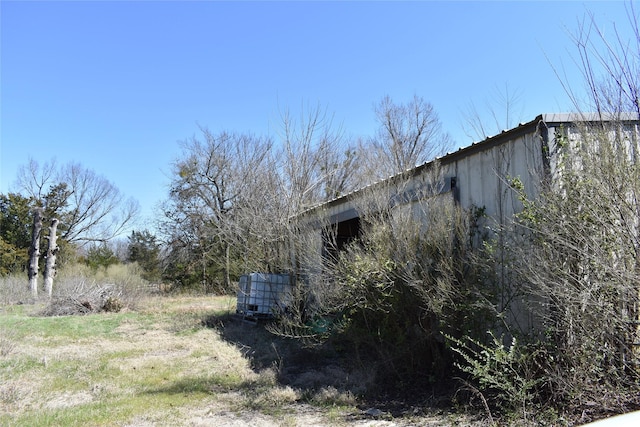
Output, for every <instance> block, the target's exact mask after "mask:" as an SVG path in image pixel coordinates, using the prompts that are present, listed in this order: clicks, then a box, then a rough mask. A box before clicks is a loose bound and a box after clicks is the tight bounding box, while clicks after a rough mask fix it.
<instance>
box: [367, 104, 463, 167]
mask: <svg viewBox="0 0 640 427" xmlns="http://www.w3.org/2000/svg"><path fill="white" fill-rule="evenodd" d="M374 111H375V115H376V119H377V121H378V124H379V128H378V131H377V133H376V135H375V137H374V138H373V139H372V141H371V145H372V147H373V150H371V154H372V155H373V157H374V158H373V160H372V161H371V162H368V164H369V165H370V171H369V173H370V174H371V176H372V177H373V178H374V179H380V178H387V177H389V176H391V175H394V174H396V173H400V172H404V171H406V170H408V169H410V168H413V167H414V166H416V165H418V164H421V163H424V162H427V161H429V160H432V159H433V158H434V157H436V156H437V155H440V154H443V153H444V152H445V151H446V150H447V148H449V147H450V144H451V141H450V137H449V135H448V134H446V133H445V132H444V131H443V130H442V124H441V123H440V119H439V118H438V115H437V113H436V111H435V109H434V108H433V106H432V105H431V104H430V103H428V102H426V101H425V100H424V99H423V98H422V97H419V96H417V95H414V97H413V98H412V99H411V100H410V101H409V102H408V103H406V104H396V103H394V102H393V101H392V100H391V98H390V97H389V96H385V97H384V98H382V99H381V100H380V102H379V103H378V104H376V105H375V108H374Z"/></svg>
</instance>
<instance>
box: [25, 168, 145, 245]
mask: <svg viewBox="0 0 640 427" xmlns="http://www.w3.org/2000/svg"><path fill="white" fill-rule="evenodd" d="M17 184H18V187H19V188H20V190H21V191H23V192H25V193H26V194H27V195H29V196H31V197H33V198H34V199H35V200H36V201H37V203H39V204H40V205H42V206H43V207H44V208H45V212H46V213H47V214H48V215H49V216H56V217H58V219H59V220H60V223H61V226H62V227H61V234H60V237H61V238H62V239H64V240H66V241H68V242H72V243H80V244H82V243H84V242H106V241H108V240H110V239H112V238H114V237H116V236H118V235H120V234H121V233H122V232H123V231H125V230H126V227H127V226H129V225H130V224H131V223H132V222H133V221H134V220H135V218H136V215H137V213H138V210H139V205H138V203H137V202H136V201H135V200H133V199H125V197H124V195H123V194H122V193H121V192H120V190H118V188H117V187H116V186H115V185H113V184H112V183H111V182H109V181H108V180H107V179H106V178H104V177H102V176H100V175H98V174H96V173H95V172H94V171H92V170H90V169H86V168H84V167H83V166H82V165H80V164H78V163H69V164H67V165H64V166H58V165H57V164H56V163H55V162H51V163H44V165H43V166H42V167H41V166H40V165H39V164H38V162H36V161H35V160H33V159H31V160H30V161H29V162H28V163H27V165H24V166H22V167H20V168H19V169H18V180H17ZM47 219H48V220H51V219H52V218H47Z"/></svg>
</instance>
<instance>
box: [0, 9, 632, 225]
mask: <svg viewBox="0 0 640 427" xmlns="http://www.w3.org/2000/svg"><path fill="white" fill-rule="evenodd" d="M587 11H591V12H592V13H593V14H594V15H595V18H596V20H597V21H598V22H599V24H600V25H601V26H602V27H603V28H605V30H607V31H611V30H612V29H613V23H617V24H618V25H619V26H620V28H624V24H625V23H626V22H627V15H626V9H625V3H624V2H622V1H607V2H594V1H592V2H579V1H570V2H551V1H539V2H520V1H512V2H498V1H492V2H484V1H473V2H462V1H450V2H444V1H440V2H435V1H433V2H402V3H398V2H243V1H236V2H218V1H192V2H170V1H137V2H132V1H112V2H96V1H67V2H54V1H43V2H30V1H22V2H14V1H6V0H4V1H2V2H0V19H1V22H0V24H1V34H0V35H1V45H0V48H1V58H0V59H1V62H0V82H1V87H0V94H1V95H0V101H1V103H0V108H1V110H0V126H1V131H0V193H6V192H8V191H10V190H11V189H12V188H13V183H14V181H15V178H16V170H17V168H18V166H19V165H21V164H25V163H26V162H27V160H28V159H29V158H30V157H31V158H34V159H35V160H37V161H38V162H40V163H44V162H46V161H50V160H52V159H53V158H55V159H56V160H57V162H58V163H67V162H70V161H75V162H80V163H81V164H83V165H84V166H85V167H87V168H90V169H93V170H94V171H96V172H97V173H98V174H101V175H103V176H104V177H106V178H107V179H109V180H110V181H112V182H113V183H114V184H115V185H116V186H117V187H118V188H119V189H120V190H121V191H122V192H123V193H125V194H126V195H127V196H131V197H134V198H136V199H137V200H138V201H139V202H140V203H141V206H142V208H143V213H144V215H145V217H147V218H150V217H152V215H153V212H154V207H155V206H156V204H157V202H159V201H160V200H162V199H164V198H166V194H167V183H168V181H169V178H168V174H169V172H170V165H171V162H172V161H173V160H174V159H175V158H176V157H177V156H178V155H179V154H180V150H179V145H178V141H180V140H185V139H187V138H189V137H191V136H193V135H196V134H197V133H198V125H202V126H206V127H208V128H209V129H210V130H212V131H214V132H215V131H222V130H228V131H239V132H250V133H254V134H256V135H271V136H274V137H277V133H278V131H279V130H280V112H281V111H283V110H284V109H289V110H290V111H291V112H293V113H295V112H296V111H298V110H299V109H300V108H301V106H304V105H314V106H315V105H321V106H322V107H323V108H326V110H327V112H328V113H330V114H332V115H333V117H334V123H335V124H336V125H338V124H339V125H342V127H343V128H344V130H345V131H346V133H347V134H349V135H352V136H354V137H357V136H365V137H366V136H369V135H372V134H373V133H374V131H375V126H376V124H375V117H374V114H373V110H372V107H373V104H374V103H376V102H377V101H378V100H380V98H382V97H383V96H385V95H389V96H390V97H391V98H392V99H393V100H394V101H396V102H406V101H408V100H409V99H410V98H411V97H412V96H413V94H417V95H419V96H422V97H423V98H424V99H425V100H427V101H428V102H430V103H431V104H433V106H434V108H435V110H436V111H437V113H438V114H439V116H440V119H441V121H442V123H443V126H444V128H445V130H447V131H448V132H449V133H450V134H451V135H452V136H453V138H454V139H455V142H456V147H459V146H465V145H468V144H469V143H471V142H472V140H471V139H470V138H469V137H467V136H466V135H465V133H464V132H463V131H462V125H463V124H464V122H465V111H466V110H468V108H469V105H470V103H471V102H473V103H474V104H475V105H476V107H477V108H478V110H479V111H480V112H481V113H482V112H483V106H484V105H485V103H486V102H487V101H488V100H489V99H491V98H492V97H493V96H495V94H496V93H497V91H498V90H502V89H504V88H505V87H508V88H509V90H510V91H512V92H515V93H517V94H518V96H519V103H518V104H517V105H516V107H515V108H514V110H513V113H515V114H516V116H517V117H516V119H517V121H529V120H532V119H533V118H534V117H535V116H536V115H537V114H540V113H545V112H561V111H568V110H570V109H571V104H570V103H569V102H568V101H567V99H566V96H565V94H564V92H563V90H562V88H561V85H560V83H559V81H558V78H557V77H556V75H555V74H554V71H553V69H552V66H551V65H550V62H551V63H552V64H553V65H554V66H555V67H558V68H564V69H565V71H566V72H567V76H568V78H569V80H571V81H572V83H575V84H576V85H577V86H580V84H581V83H580V81H581V79H580V77H579V75H577V74H575V71H574V67H573V61H572V59H571V56H572V55H573V56H575V53H576V52H575V48H574V46H573V44H572V42H571V39H570V34H571V33H575V31H576V30H577V28H578V22H579V20H581V19H583V18H584V16H585V14H586V13H587Z"/></svg>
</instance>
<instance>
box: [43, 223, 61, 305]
mask: <svg viewBox="0 0 640 427" xmlns="http://www.w3.org/2000/svg"><path fill="white" fill-rule="evenodd" d="M58 222H59V221H58V219H57V218H53V219H52V220H51V224H50V225H49V235H48V236H47V239H48V241H49V242H48V245H47V255H46V257H45V268H44V291H45V292H46V293H47V296H48V297H49V298H51V294H52V292H53V279H54V278H55V276H56V257H57V255H58V251H59V250H60V248H58V244H57V240H58Z"/></svg>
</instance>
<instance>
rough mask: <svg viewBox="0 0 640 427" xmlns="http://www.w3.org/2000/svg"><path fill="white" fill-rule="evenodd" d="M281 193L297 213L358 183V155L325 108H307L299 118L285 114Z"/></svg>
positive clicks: (283, 118)
mask: <svg viewBox="0 0 640 427" xmlns="http://www.w3.org/2000/svg"><path fill="white" fill-rule="evenodd" d="M280 136H281V145H282V154H281V155H277V156H276V157H277V158H279V159H280V164H279V168H280V170H281V171H282V173H281V175H282V181H281V182H282V184H283V185H284V187H283V188H282V189H281V191H282V193H281V194H282V195H284V196H285V197H286V198H287V199H288V203H287V205H288V206H289V209H290V211H289V213H290V214H295V213H297V212H300V211H301V210H304V209H306V208H309V207H311V206H313V205H314V204H317V203H319V202H321V201H325V200H328V199H332V198H334V197H337V196H340V195H342V194H344V193H345V192H348V191H351V190H353V189H354V188H355V186H356V185H357V184H358V182H357V181H356V179H357V177H358V174H357V172H358V165H359V162H358V161H357V159H358V155H357V152H356V150H355V148H354V147H353V146H351V145H349V144H348V143H347V141H346V138H345V136H344V133H343V131H342V129H341V128H335V127H334V126H333V121H332V119H331V117H329V116H328V115H327V113H326V111H324V110H322V109H321V108H320V107H319V106H316V107H313V108H308V109H307V110H303V111H302V112H301V113H300V119H298V120H296V119H294V118H293V117H292V115H291V113H290V112H289V111H288V110H287V111H285V112H284V113H283V114H282V133H281V135H280Z"/></svg>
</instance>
